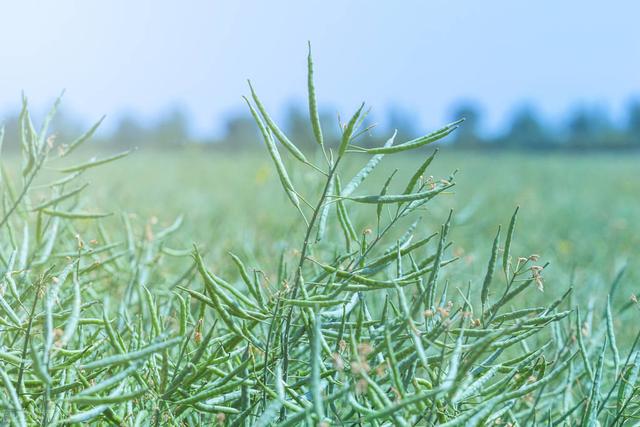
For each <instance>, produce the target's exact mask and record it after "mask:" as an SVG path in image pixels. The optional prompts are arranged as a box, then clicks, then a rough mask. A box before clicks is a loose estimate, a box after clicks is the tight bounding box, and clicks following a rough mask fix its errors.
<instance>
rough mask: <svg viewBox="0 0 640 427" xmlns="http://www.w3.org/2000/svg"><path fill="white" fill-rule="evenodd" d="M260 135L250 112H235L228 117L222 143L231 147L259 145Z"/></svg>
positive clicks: (240, 147) (241, 147)
mask: <svg viewBox="0 0 640 427" xmlns="http://www.w3.org/2000/svg"><path fill="white" fill-rule="evenodd" d="M259 138H261V137H260V135H259V134H258V129H257V127H256V123H255V122H254V120H253V118H252V117H251V116H250V115H249V114H248V113H244V112H243V113H235V114H232V115H230V116H228V117H227V119H226V122H225V127H224V134H223V138H222V141H220V142H221V143H222V145H224V146H225V147H227V148H231V149H243V148H250V147H259V145H258V144H259V143H261V142H262V141H261V139H259Z"/></svg>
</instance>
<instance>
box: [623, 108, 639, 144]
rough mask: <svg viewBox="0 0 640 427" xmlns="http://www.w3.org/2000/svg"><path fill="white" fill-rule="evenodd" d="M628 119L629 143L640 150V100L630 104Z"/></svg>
mask: <svg viewBox="0 0 640 427" xmlns="http://www.w3.org/2000/svg"><path fill="white" fill-rule="evenodd" d="M627 114H628V118H627V127H626V129H625V130H626V133H627V143H628V144H629V146H631V147H636V148H640V99H635V100H633V101H632V102H631V103H629V107H628V113H627Z"/></svg>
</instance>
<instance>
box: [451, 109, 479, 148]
mask: <svg viewBox="0 0 640 427" xmlns="http://www.w3.org/2000/svg"><path fill="white" fill-rule="evenodd" d="M462 118H464V119H465V121H464V123H462V125H461V126H460V128H459V129H457V130H456V131H455V132H454V136H453V137H454V140H453V141H454V144H455V145H456V146H459V147H478V146H479V145H480V144H481V143H482V142H483V141H482V139H481V137H480V135H479V129H480V123H481V121H480V119H481V112H480V109H479V107H478V106H477V105H476V104H474V103H470V102H467V103H463V104H460V105H458V106H456V107H455V108H454V110H453V115H452V121H454V120H458V119H462Z"/></svg>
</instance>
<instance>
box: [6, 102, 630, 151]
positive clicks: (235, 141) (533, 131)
mask: <svg viewBox="0 0 640 427" xmlns="http://www.w3.org/2000/svg"><path fill="white" fill-rule="evenodd" d="M451 117H452V121H453V120H455V119H458V118H461V117H465V118H466V121H465V122H464V123H463V124H462V126H461V127H460V128H459V129H458V130H457V131H456V132H454V133H453V134H452V135H451V136H449V137H448V138H447V139H445V140H444V142H443V144H444V145H446V146H450V147H453V148H460V149H482V150H486V149H520V150H575V151H580V150H583V151H584V150H629V149H640V100H636V101H633V102H631V103H629V104H628V106H627V109H626V114H625V117H626V119H625V120H624V121H623V122H621V123H617V124H614V123H612V122H611V121H610V120H608V118H607V115H606V113H605V112H603V111H602V110H601V109H598V108H586V107H578V108H575V109H573V110H572V111H571V112H570V113H569V114H568V116H567V117H565V118H564V120H562V121H561V124H560V125H556V126H550V125H549V124H548V123H547V122H545V120H543V118H542V117H541V116H540V115H539V114H538V113H537V112H536V110H535V108H533V107H531V106H524V107H521V108H519V109H517V110H515V112H514V113H513V115H512V116H511V117H510V118H509V120H508V122H507V126H506V127H505V130H504V131H503V132H501V133H495V134H487V133H486V132H483V130H482V129H483V116H482V109H481V108H480V107H479V106H478V105H477V104H474V103H471V102H468V103H463V104H460V105H458V106H456V108H454V109H453V114H452V115H451ZM339 119H340V118H339V117H336V116H335V115H334V114H332V113H331V112H329V111H328V110H326V109H325V110H324V111H322V112H321V121H322V123H323V131H324V136H325V141H326V142H327V144H328V145H337V144H338V141H339V139H340V129H339V124H338V123H339ZM112 120H115V125H113V124H112V127H111V130H110V131H108V132H102V133H98V135H97V137H96V138H94V140H96V142H97V143H99V144H101V145H102V146H104V147H105V148H114V149H123V148H131V147H153V148H160V149H173V148H178V147H185V146H189V145H193V144H198V145H205V146H206V147H211V148H212V149H224V150H238V149H251V148H254V147H258V146H260V144H261V137H260V135H259V133H258V130H257V128H256V125H255V123H254V121H253V119H252V118H251V116H250V115H249V114H248V113H247V112H244V111H243V112H236V113H232V114H229V115H227V117H226V118H225V119H224V125H223V129H222V132H221V133H220V135H219V136H218V137H209V138H206V137H205V138H202V137H201V138H196V137H194V136H193V134H192V132H191V131H190V128H191V126H190V122H189V117H188V115H187V114H186V113H185V112H184V111H183V110H181V109H179V108H174V109H172V110H169V111H167V112H165V113H164V114H162V115H160V116H159V117H157V118H156V119H155V120H151V121H149V120H141V119H139V118H137V117H136V116H135V115H133V114H123V115H121V116H120V117H119V118H116V119H109V121H112ZM345 120H346V118H344V117H342V121H345ZM0 123H2V124H4V126H5V143H4V145H5V147H7V149H9V150H11V149H17V148H18V145H19V144H18V125H17V123H18V113H17V112H16V113H13V114H9V115H6V116H5V117H4V120H1V119H0ZM417 123H419V120H417V118H416V117H415V116H412V115H411V114H409V113H408V112H407V111H405V110H403V109H401V108H397V107H391V108H389V109H388V110H387V111H386V113H385V114H384V115H383V120H381V121H380V122H377V121H374V120H371V119H367V120H366V121H365V123H364V128H369V130H367V131H366V132H363V133H362V135H361V136H360V137H359V139H358V141H357V142H356V144H357V145H360V146H364V147H371V146H378V145H381V144H383V143H384V141H385V140H386V139H387V138H388V137H389V135H390V134H391V133H392V132H393V130H394V129H397V131H398V135H397V137H396V143H400V142H403V141H406V140H409V139H412V138H415V137H418V136H421V135H423V134H425V133H427V132H429V131H431V130H435V128H434V129H420V128H419V127H418V126H417ZM282 125H283V126H282V128H283V130H284V131H285V132H286V133H287V135H288V136H289V138H290V139H291V140H293V141H295V142H296V144H298V145H299V146H300V147H301V148H302V149H307V150H311V149H313V148H314V144H315V142H314V140H313V138H312V130H311V127H310V125H309V120H308V112H307V109H306V106H303V105H299V104H290V105H289V106H288V107H287V108H286V110H285V114H284V120H283V121H282ZM87 128H88V126H87V125H86V124H80V123H79V121H78V120H77V119H76V118H75V117H73V115H71V114H67V113H65V111H64V110H63V111H61V112H59V113H58V115H57V116H56V119H55V121H54V123H53V124H52V129H53V130H54V131H55V133H56V137H57V139H58V140H59V141H60V142H68V141H71V140H72V139H73V138H75V137H77V136H78V135H79V134H81V133H83V131H84V130H86V129H87Z"/></svg>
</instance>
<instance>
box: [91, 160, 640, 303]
mask: <svg viewBox="0 0 640 427" xmlns="http://www.w3.org/2000/svg"><path fill="white" fill-rule="evenodd" d="M428 154H430V151H429V152H425V153H424V154H423V156H422V157H426V156H427V155H428ZM421 161H422V158H421V157H420V156H417V157H414V158H409V157H408V156H407V157H400V158H388V159H384V160H383V162H382V163H381V164H380V166H378V169H377V170H376V171H375V175H373V176H372V177H371V182H369V187H371V188H375V187H376V186H379V185H380V183H381V181H384V179H385V178H386V176H387V175H388V174H389V173H390V172H391V171H392V170H394V169H398V170H399V172H398V176H399V179H398V181H399V182H402V181H403V180H404V179H407V178H408V176H409V175H410V174H411V173H413V171H414V170H415V169H416V168H417V167H418V165H419V163H420V162H421ZM638 161H640V157H638V156H637V155H631V156H624V155H615V154H614V155H570V154H566V155H563V154H556V155H544V154H526V153H525V154H522V153H520V154H518V153H493V152H490V153H482V152H476V151H470V152H459V151H453V152H448V151H447V150H446V149H445V150H444V153H441V154H440V155H439V156H438V157H437V158H436V160H435V161H434V162H433V163H432V166H431V168H430V172H429V173H430V174H431V175H434V176H435V177H445V176H448V174H449V173H451V172H452V171H453V170H455V169H459V172H458V174H457V175H456V181H457V186H456V187H454V188H453V191H452V194H451V195H448V196H446V197H441V198H439V199H438V201H437V203H435V204H434V205H433V206H431V207H430V208H429V210H428V211H427V212H425V214H424V215H423V222H422V225H421V227H423V228H424V229H425V230H426V231H428V232H432V231H437V229H438V227H439V226H440V224H441V223H442V222H443V221H444V220H445V218H446V215H447V212H448V211H449V209H454V215H455V216H454V222H453V224H454V225H453V228H452V240H453V242H454V245H453V248H452V251H453V253H455V254H456V255H458V256H460V257H461V260H460V261H459V263H460V264H461V265H462V266H461V267H460V268H456V269H455V276H454V277H451V280H452V281H453V283H455V284H457V285H462V284H465V283H466V282H467V281H468V280H474V282H473V283H472V285H474V286H480V285H481V283H479V280H481V279H482V273H483V272H484V270H485V268H486V263H487V259H488V257H489V253H490V250H491V247H490V242H491V239H492V238H493V235H494V234H495V230H496V227H497V226H498V225H499V224H502V225H503V226H506V225H507V222H508V221H509V218H510V217H511V214H512V212H513V210H514V209H515V207H516V206H520V214H519V220H518V221H519V222H518V228H517V232H516V239H515V242H514V250H515V251H516V253H517V254H518V255H519V256H529V255H531V254H538V255H540V256H541V259H542V260H544V261H549V262H550V263H551V264H550V267H549V268H548V271H546V272H545V277H546V289H545V292H544V294H539V295H536V298H539V299H540V300H546V301H549V300H552V299H553V298H555V297H557V296H558V294H559V293H561V292H563V291H564V290H565V289H566V287H568V286H569V284H570V283H571V280H572V279H571V278H572V277H573V284H574V285H575V296H576V297H577V298H579V300H580V301H581V302H582V303H585V304H586V303H588V300H589V299H590V298H602V297H604V296H605V295H606V293H607V292H608V289H609V286H610V284H611V282H612V281H613V279H614V278H615V276H616V275H617V273H618V272H619V271H620V270H621V269H622V268H623V267H624V266H627V268H626V270H625V273H624V276H623V280H622V282H621V285H620V292H619V294H618V297H619V301H620V302H622V301H623V300H624V301H627V300H628V298H629V297H630V296H631V293H632V292H637V291H636V290H634V284H635V283H637V282H638V280H639V279H640V265H638V264H637V251H638V248H640V232H638V228H637V218H640V167H638ZM356 163H357V162H356V161H353V165H352V166H353V169H354V172H356V171H357V168H358V166H359V165H358V164H356ZM294 179H298V180H301V181H304V179H305V177H304V176H295V177H294ZM91 181H92V182H93V187H94V188H95V191H96V192H97V193H98V194H99V196H97V197H98V202H99V206H100V207H101V208H102V209H112V210H115V211H119V210H124V211H127V212H131V213H136V214H138V215H139V216H140V218H139V219H140V221H143V220H144V219H148V218H149V217H151V216H155V217H157V218H158V219H159V220H160V221H161V222H163V223H169V222H172V221H173V220H174V219H175V218H176V217H177V216H179V215H181V214H184V215H185V221H184V233H182V234H181V236H180V239H181V244H183V245H184V246H185V247H188V246H189V245H190V244H191V242H192V241H195V242H199V243H202V244H206V245H207V246H209V247H210V248H211V249H212V250H213V251H214V253H215V254H216V255H215V256H216V258H218V260H216V259H215V258H214V259H211V261H212V263H213V264H214V265H215V266H216V268H218V269H221V270H223V271H225V270H227V269H228V270H229V271H231V270H232V269H233V268H232V267H231V266H229V265H228V264H229V263H228V261H227V260H226V251H228V250H232V251H234V252H240V253H242V252H244V251H247V252H248V254H251V255H254V256H256V257H257V259H258V260H260V261H265V262H264V263H262V264H264V265H272V264H273V263H272V262H271V261H270V260H269V258H270V257H273V254H274V253H279V252H280V251H281V250H283V249H287V248H288V249H291V250H293V249H295V247H293V248H292V247H287V244H291V243H294V244H297V243H298V242H297V241H298V240H302V237H303V235H302V233H303V231H304V230H303V227H302V224H300V221H297V220H296V218H295V216H294V215H292V214H291V210H290V209H289V206H288V202H287V200H286V196H285V194H284V192H283V191H282V189H281V188H280V187H279V183H278V182H277V175H276V173H275V171H274V170H273V168H272V167H271V164H270V160H269V158H268V157H267V155H266V152H265V153H263V152H256V153H224V152H217V151H208V150H203V151H191V152H189V151H176V152H153V151H152V152H144V151H139V152H136V153H134V154H133V155H132V156H130V157H129V158H127V159H124V160H122V161H119V162H117V163H114V164H112V165H109V166H108V167H105V168H104V169H101V170H99V171H97V172H93V175H92V176H91ZM365 192H366V191H365ZM362 217H365V218H366V217H367V216H366V212H364V213H362V215H361V217H358V216H355V217H354V218H353V219H354V223H355V225H356V227H357V228H358V229H359V230H364V229H365V228H367V227H372V226H374V224H372V223H367V222H365V221H363V220H361V218H362ZM368 217H369V218H371V217H372V216H371V215H368ZM292 226H293V228H292ZM334 231H335V232H336V233H339V231H338V230H337V229H336V230H334ZM426 231H425V232H426ZM285 242H288V243H285ZM529 297H532V296H529Z"/></svg>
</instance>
